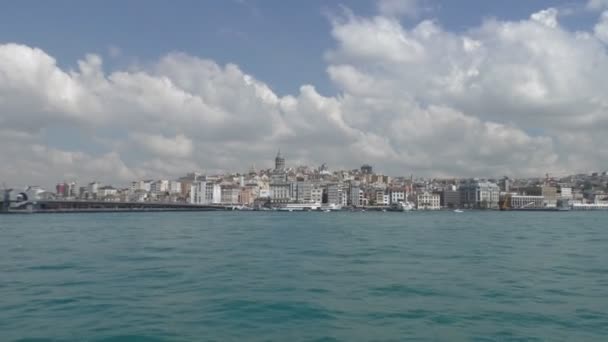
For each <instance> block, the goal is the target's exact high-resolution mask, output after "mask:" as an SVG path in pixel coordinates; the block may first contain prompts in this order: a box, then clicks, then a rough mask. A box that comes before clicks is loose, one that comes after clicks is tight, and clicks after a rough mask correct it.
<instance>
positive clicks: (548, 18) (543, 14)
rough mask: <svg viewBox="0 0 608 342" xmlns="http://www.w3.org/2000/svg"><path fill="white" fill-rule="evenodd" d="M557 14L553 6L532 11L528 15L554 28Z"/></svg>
mask: <svg viewBox="0 0 608 342" xmlns="http://www.w3.org/2000/svg"><path fill="white" fill-rule="evenodd" d="M557 15H558V11H557V9H555V8H548V9H546V10H542V11H540V12H536V13H533V14H532V15H531V16H530V19H532V20H534V21H537V22H539V23H541V24H543V25H546V26H547V27H551V28H556V27H557Z"/></svg>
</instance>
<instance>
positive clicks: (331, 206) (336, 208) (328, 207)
mask: <svg viewBox="0 0 608 342" xmlns="http://www.w3.org/2000/svg"><path fill="white" fill-rule="evenodd" d="M320 209H321V210H323V211H339V210H342V206H341V205H339V204H334V203H331V204H323V205H322V206H321V207H320Z"/></svg>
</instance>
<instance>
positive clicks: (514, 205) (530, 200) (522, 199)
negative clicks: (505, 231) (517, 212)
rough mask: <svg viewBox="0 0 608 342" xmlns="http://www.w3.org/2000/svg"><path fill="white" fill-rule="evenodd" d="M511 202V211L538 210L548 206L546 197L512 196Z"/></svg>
mask: <svg viewBox="0 0 608 342" xmlns="http://www.w3.org/2000/svg"><path fill="white" fill-rule="evenodd" d="M509 200H510V208H511V209H538V208H544V207H545V206H546V205H545V197H544V196H533V195H511V196H510V199H509Z"/></svg>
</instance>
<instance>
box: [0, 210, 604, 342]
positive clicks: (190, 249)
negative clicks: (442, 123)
mask: <svg viewBox="0 0 608 342" xmlns="http://www.w3.org/2000/svg"><path fill="white" fill-rule="evenodd" d="M607 219H608V212H570V213H550V212H544V213H529V212H509V213H506V212H465V213H463V214H456V213H453V212H436V213H373V212H366V213H315V212H313V213H274V212H272V213H264V212H217V213H131V214H129V213H116V214H108V213H104V214H57V215H53V214H40V215H4V216H0V340H2V341H14V340H22V339H23V340H28V339H32V340H36V341H106V342H107V341H206V340H214V341H245V340H246V341H269V340H272V341H286V340H291V341H371V340H375V341H404V340H416V341H420V340H427V341H468V340H474V341H508V340H513V341H515V340H527V341H530V340H532V341H534V340H538V341H541V340H543V341H544V340H551V341H605V340H606V336H608V225H607V224H606V221H607Z"/></svg>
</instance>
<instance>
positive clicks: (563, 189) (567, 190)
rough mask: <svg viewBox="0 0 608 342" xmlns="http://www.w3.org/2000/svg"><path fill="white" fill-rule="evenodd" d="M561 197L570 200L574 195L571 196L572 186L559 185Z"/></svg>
mask: <svg viewBox="0 0 608 342" xmlns="http://www.w3.org/2000/svg"><path fill="white" fill-rule="evenodd" d="M560 190H561V198H562V199H567V200H571V199H573V198H574V197H573V196H572V188H567V187H561V188H560Z"/></svg>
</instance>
